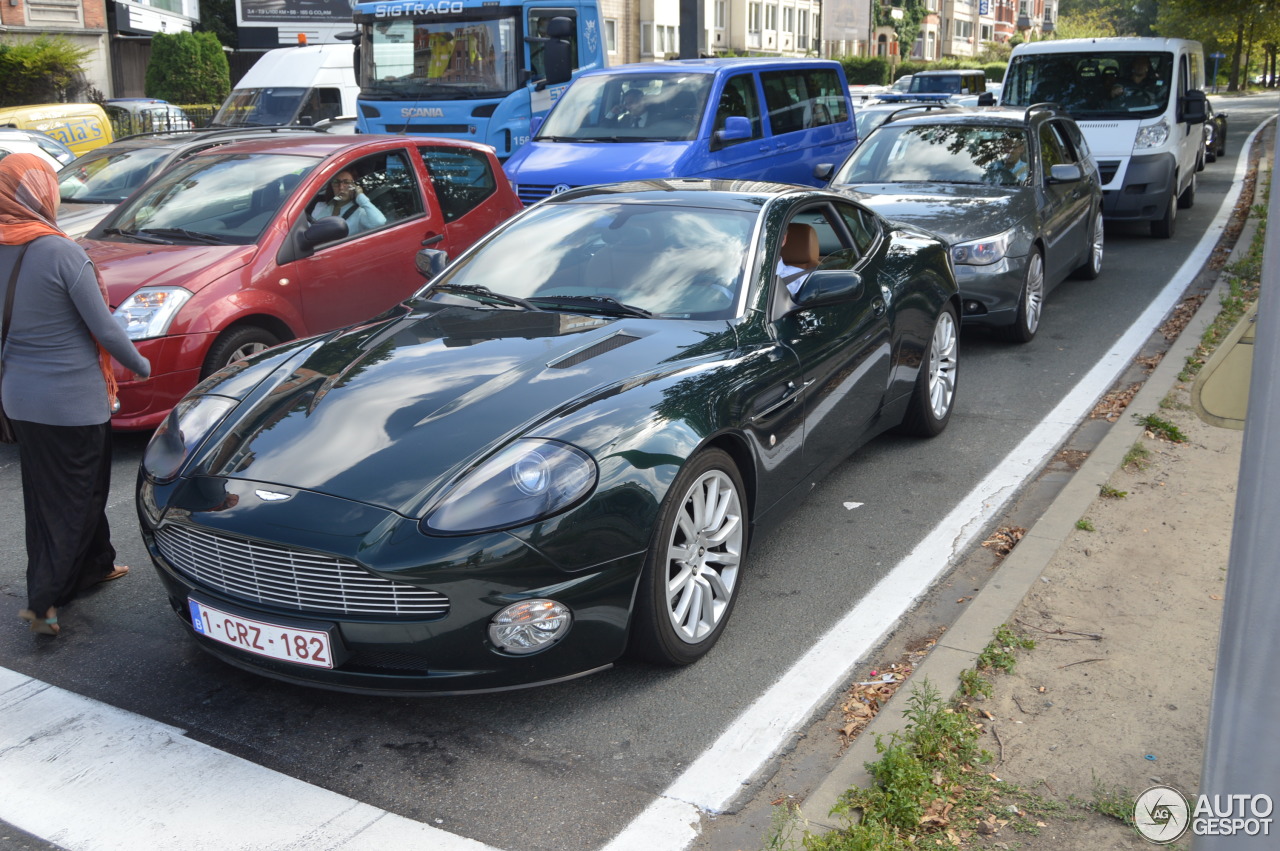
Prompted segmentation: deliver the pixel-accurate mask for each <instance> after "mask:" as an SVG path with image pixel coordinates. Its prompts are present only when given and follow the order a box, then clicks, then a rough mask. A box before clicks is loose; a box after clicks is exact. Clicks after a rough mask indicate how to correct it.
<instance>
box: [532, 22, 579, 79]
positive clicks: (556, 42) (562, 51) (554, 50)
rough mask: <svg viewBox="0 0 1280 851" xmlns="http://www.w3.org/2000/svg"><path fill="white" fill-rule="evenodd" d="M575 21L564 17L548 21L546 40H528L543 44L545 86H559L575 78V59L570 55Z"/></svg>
mask: <svg viewBox="0 0 1280 851" xmlns="http://www.w3.org/2000/svg"><path fill="white" fill-rule="evenodd" d="M573 26H574V25H573V19H572V18H567V17H565V16H563V15H560V16H557V17H554V18H552V19H550V20H549V21H547V37H546V38H545V39H540V38H538V39H528V40H529V41H540V42H542V62H543V65H542V68H543V73H544V74H545V75H546V77H545V80H544V84H545V85H548V86H558V85H560V84H561V83H567V82H569V80H571V79H572V78H573V57H572V56H571V55H570V50H571V43H570V41H569V39H571V38H573Z"/></svg>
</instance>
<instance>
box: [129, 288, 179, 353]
mask: <svg viewBox="0 0 1280 851" xmlns="http://www.w3.org/2000/svg"><path fill="white" fill-rule="evenodd" d="M190 299H191V292H190V290H184V289H183V288H182V287H143V288H142V289H140V290H138V291H137V292H136V293H134V294H133V295H131V296H129V297H128V298H126V299H125V300H124V301H122V302H121V303H120V306H119V307H117V308H116V312H115V317H116V321H117V322H119V323H120V327H121V328H123V329H124V332H125V333H126V334H128V335H129V339H130V340H147V339H150V338H151V337H163V336H164V335H165V334H167V333H169V324H170V323H171V322H173V317H175V316H177V315H178V311H179V310H180V309H182V306H183V305H184V304H186V303H187V302H188V301H189V300H190Z"/></svg>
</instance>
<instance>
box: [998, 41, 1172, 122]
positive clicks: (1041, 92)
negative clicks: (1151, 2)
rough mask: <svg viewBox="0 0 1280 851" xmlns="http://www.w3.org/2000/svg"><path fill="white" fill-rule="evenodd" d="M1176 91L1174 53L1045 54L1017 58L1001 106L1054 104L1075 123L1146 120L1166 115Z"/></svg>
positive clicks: (1013, 63)
mask: <svg viewBox="0 0 1280 851" xmlns="http://www.w3.org/2000/svg"><path fill="white" fill-rule="evenodd" d="M1174 87H1175V83H1174V75H1173V55H1172V54H1170V53H1088V54H1084V53H1041V54H1034V55H1029V56H1016V57H1014V59H1013V62H1012V63H1011V64H1010V65H1009V72H1008V74H1007V75H1006V76H1005V80H1004V90H1003V92H1002V94H1001V102H1002V103H1004V104H1005V105H1007V106H1030V105H1031V104H1033V103H1045V102H1049V103H1056V104H1058V105H1060V106H1061V107H1062V108H1063V109H1065V110H1066V111H1067V112H1069V113H1071V115H1072V117H1073V118H1075V119H1077V120H1080V119H1090V118H1108V117H1112V118H1114V117H1117V116H1126V117H1134V118H1148V117H1153V116H1156V115H1159V114H1161V113H1163V112H1164V110H1165V107H1166V106H1167V105H1168V103H1169V92H1170V90H1171V89H1173V88H1174Z"/></svg>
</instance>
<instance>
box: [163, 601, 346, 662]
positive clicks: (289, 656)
mask: <svg viewBox="0 0 1280 851" xmlns="http://www.w3.org/2000/svg"><path fill="white" fill-rule="evenodd" d="M187 605H188V606H190V607H191V625H192V626H193V627H195V630H196V632H198V633H200V634H201V635H203V636H205V637H206V638H212V639H213V640H214V641H220V642H222V643H223V644H227V645H230V646H231V647H235V648H237V649H239V650H243V651H245V652H246V653H253V654H256V655H258V656H266V657H267V658H269V659H279V660H280V661H282V662H293V663H294V664H296V665H309V666H310V667H312V668H332V667H333V652H332V648H331V646H330V643H329V633H327V632H323V631H320V630H314V629H299V628H297V627H292V626H281V625H280V624H275V623H268V622H266V621H259V620H254V619H252V618H246V617H243V616H241V615H233V614H231V613H230V612H224V611H221V610H219V609H215V608H213V607H212V606H209V605H206V604H205V603H202V602H200V601H198V600H190V599H189V600H187Z"/></svg>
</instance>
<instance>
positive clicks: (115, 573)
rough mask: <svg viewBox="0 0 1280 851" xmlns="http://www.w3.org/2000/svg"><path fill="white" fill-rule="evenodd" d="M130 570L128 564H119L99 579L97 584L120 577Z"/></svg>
mask: <svg viewBox="0 0 1280 851" xmlns="http://www.w3.org/2000/svg"><path fill="white" fill-rule="evenodd" d="M128 572H129V567H128V565H124V564H117V565H116V566H115V568H114V569H113V570H112V571H111V572H110V573H108V574H107V575H106V576H104V577H102V578H101V579H99V580H98V581H97V583H96V584H98V585H101V584H102V583H103V582H110V581H111V580H113V579H120V578H121V577H123V576H125V575H126V574H128Z"/></svg>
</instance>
